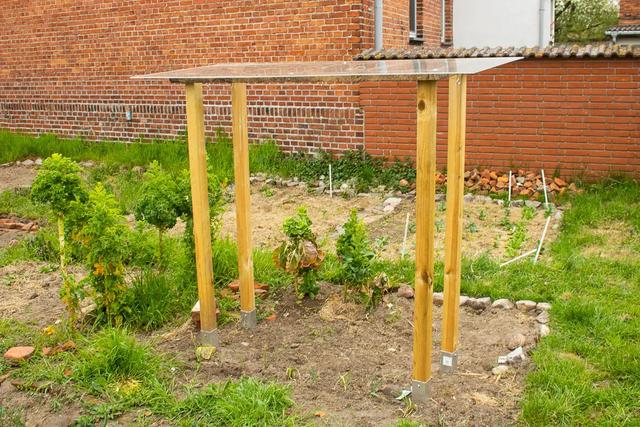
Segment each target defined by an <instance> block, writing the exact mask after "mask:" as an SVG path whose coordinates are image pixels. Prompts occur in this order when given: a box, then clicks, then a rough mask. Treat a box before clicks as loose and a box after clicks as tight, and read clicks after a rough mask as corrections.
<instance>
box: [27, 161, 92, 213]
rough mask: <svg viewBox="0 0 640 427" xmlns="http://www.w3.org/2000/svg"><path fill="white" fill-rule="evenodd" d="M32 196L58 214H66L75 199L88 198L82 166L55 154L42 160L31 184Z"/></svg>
mask: <svg viewBox="0 0 640 427" xmlns="http://www.w3.org/2000/svg"><path fill="white" fill-rule="evenodd" d="M31 197H32V198H33V200H35V201H36V202H38V203H43V204H46V205H49V206H50V207H51V210H53V212H55V213H56V214H57V215H64V214H66V213H67V212H68V211H69V209H70V207H71V204H72V202H73V201H76V200H79V201H82V200H84V199H86V191H85V189H84V186H83V185H82V178H80V167H79V166H78V165H77V164H76V163H75V162H74V161H73V160H71V159H68V158H66V157H62V156H61V155H60V154H57V153H56V154H53V155H52V156H51V157H49V158H47V159H45V160H44V161H43V162H42V167H41V168H40V169H39V170H38V175H37V176H36V178H35V180H34V181H33V184H32V186H31Z"/></svg>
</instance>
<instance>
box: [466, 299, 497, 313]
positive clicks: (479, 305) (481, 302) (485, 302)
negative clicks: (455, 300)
mask: <svg viewBox="0 0 640 427" xmlns="http://www.w3.org/2000/svg"><path fill="white" fill-rule="evenodd" d="M490 305H491V298H489V297H484V298H469V300H468V301H467V307H471V308H473V309H474V310H484V309H486V308H488V307H489V306H490Z"/></svg>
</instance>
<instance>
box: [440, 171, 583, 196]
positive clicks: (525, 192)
mask: <svg viewBox="0 0 640 427" xmlns="http://www.w3.org/2000/svg"><path fill="white" fill-rule="evenodd" d="M545 181H546V183H547V195H548V197H549V199H551V200H553V198H554V197H555V196H556V195H562V194H564V193H565V192H567V191H578V189H577V187H576V185H575V184H573V183H571V184H569V183H567V182H566V181H565V180H564V179H562V178H558V177H548V176H547V177H545ZM446 182H447V176H446V175H444V174H438V176H437V183H438V184H439V185H444V184H445V183H446ZM464 186H465V187H466V189H467V191H468V192H471V193H475V194H485V195H486V194H490V193H497V194H500V193H507V192H508V191H509V172H497V171H494V170H490V169H484V170H478V169H473V170H471V171H467V172H465V174H464ZM543 194H544V186H543V184H542V175H541V174H539V173H535V172H531V171H525V170H523V169H518V170H517V171H513V172H512V175H511V197H513V198H516V197H522V196H524V197H527V198H530V199H532V200H536V199H538V198H540V197H544V195H543Z"/></svg>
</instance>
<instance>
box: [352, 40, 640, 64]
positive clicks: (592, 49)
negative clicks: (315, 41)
mask: <svg viewBox="0 0 640 427" xmlns="http://www.w3.org/2000/svg"><path fill="white" fill-rule="evenodd" d="M505 56H507V57H510V56H522V57H525V58H567V59H568V58H593V59H596V58H640V46H628V45H619V44H613V43H596V44H588V45H577V44H557V45H554V46H548V47H545V48H539V47H532V48H526V47H521V48H515V47H495V48H489V47H484V48H428V47H422V46H416V47H410V48H406V49H381V50H375V49H367V50H365V51H364V52H362V53H360V54H359V55H357V56H356V57H355V59H356V60H372V59H428V58H491V57H505Z"/></svg>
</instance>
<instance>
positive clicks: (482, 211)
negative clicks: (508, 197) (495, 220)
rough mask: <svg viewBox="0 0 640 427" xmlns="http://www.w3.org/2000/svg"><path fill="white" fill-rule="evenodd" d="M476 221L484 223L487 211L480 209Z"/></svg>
mask: <svg viewBox="0 0 640 427" xmlns="http://www.w3.org/2000/svg"><path fill="white" fill-rule="evenodd" d="M478 219H479V220H480V221H486V220H487V211H485V210H484V209H480V213H479V214H478Z"/></svg>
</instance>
